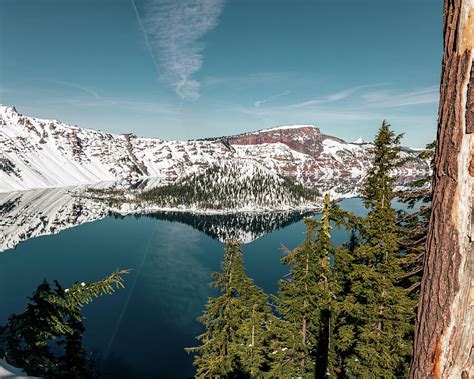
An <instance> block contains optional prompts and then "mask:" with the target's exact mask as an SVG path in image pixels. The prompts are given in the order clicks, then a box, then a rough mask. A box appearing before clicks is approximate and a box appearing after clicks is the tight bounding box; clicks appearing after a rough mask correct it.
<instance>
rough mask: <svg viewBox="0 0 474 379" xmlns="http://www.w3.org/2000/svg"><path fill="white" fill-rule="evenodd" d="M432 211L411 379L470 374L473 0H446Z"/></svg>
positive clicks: (468, 376) (473, 135)
mask: <svg viewBox="0 0 474 379" xmlns="http://www.w3.org/2000/svg"><path fill="white" fill-rule="evenodd" d="M444 17H445V19H444V23H445V24H444V57H443V69H442V77H441V88H440V105H439V118H438V137H437V143H436V151H435V170H434V178H433V191H434V193H433V204H432V205H433V212H432V216H431V222H430V230H429V233H428V238H427V244H426V257H425V262H424V275H423V280H422V284H421V293H420V304H419V308H418V317H417V321H416V327H415V343H414V351H413V360H412V364H411V378H417V379H418V378H420V379H421V378H472V377H473V371H472V363H473V362H472V359H473V357H472V337H473V335H472V317H473V308H472V297H473V296H472V295H473V289H472V253H473V246H472V241H471V238H470V237H471V213H472V204H473V203H472V200H473V198H472V185H473V177H472V174H473V173H474V169H473V168H472V167H471V162H472V161H473V158H472V154H473V148H474V142H473V137H474V134H471V133H472V132H473V131H474V125H473V122H474V120H473V113H472V112H473V109H472V102H473V96H474V95H473V94H472V91H473V90H472V88H473V86H474V78H473V76H472V59H473V44H474V0H445V5H444Z"/></svg>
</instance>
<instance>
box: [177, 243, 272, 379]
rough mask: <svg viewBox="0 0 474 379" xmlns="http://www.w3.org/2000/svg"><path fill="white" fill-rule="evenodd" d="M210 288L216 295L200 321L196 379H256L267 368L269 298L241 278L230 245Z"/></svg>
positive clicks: (235, 247) (238, 258)
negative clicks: (200, 331)
mask: <svg viewBox="0 0 474 379" xmlns="http://www.w3.org/2000/svg"><path fill="white" fill-rule="evenodd" d="M213 278H214V279H215V281H214V282H213V283H212V285H213V286H214V287H216V288H218V290H219V293H220V295H219V296H217V297H215V298H210V299H209V300H208V302H207V304H206V311H205V312H204V314H203V315H202V316H201V317H200V318H199V321H200V322H201V323H202V324H203V325H204V327H205V328H206V329H205V331H204V333H203V334H201V335H200V336H198V337H197V338H198V340H199V341H201V346H198V347H194V348H188V349H186V350H187V351H188V352H195V353H197V355H196V357H195V360H194V364H195V366H196V368H197V373H196V377H198V378H213V377H220V378H222V377H235V378H245V377H256V376H258V374H259V373H260V372H261V371H262V370H263V369H264V368H265V362H266V360H267V357H266V354H267V347H268V337H269V333H270V328H271V323H272V318H273V316H272V314H271V310H270V307H269V306H268V305H267V297H266V295H265V294H264V293H263V291H262V290H261V289H260V288H258V287H257V286H256V285H255V284H254V283H253V281H252V280H251V279H250V278H249V277H248V276H247V275H246V274H245V272H244V264H243V259H242V251H241V248H240V244H239V243H237V242H228V243H227V248H226V251H225V255H224V261H223V263H222V269H221V272H217V273H214V274H213Z"/></svg>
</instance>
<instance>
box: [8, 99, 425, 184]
mask: <svg viewBox="0 0 474 379" xmlns="http://www.w3.org/2000/svg"><path fill="white" fill-rule="evenodd" d="M369 148H370V145H368V144H356V143H346V142H344V141H343V140H341V139H338V138H335V137H331V136H327V135H324V134H322V133H321V132H320V131H319V129H318V128H316V127H314V126H312V125H293V126H280V127H276V128H272V129H267V130H262V131H258V132H250V133H244V134H240V135H235V136H229V137H221V138H211V139H207V140H194V141H164V140H160V139H154V138H139V137H136V136H134V135H132V134H123V135H115V134H110V133H104V132H100V131H96V130H89V129H83V128H80V127H77V126H73V125H67V124H64V123H62V122H60V121H57V120H42V119H37V118H34V117H27V116H24V115H22V114H20V113H19V112H17V111H16V109H15V108H13V107H7V106H0V192H11V191H22V190H28V189H32V188H48V187H62V186H71V185H82V184H87V183H98V182H101V181H117V180H122V181H123V180H125V181H136V180H138V179H143V178H154V181H155V182H158V183H162V184H172V183H176V182H177V181H178V180H179V179H181V178H183V177H185V176H188V175H190V174H192V173H196V172H201V171H202V170H203V169H205V168H207V167H210V166H213V165H214V164H216V163H217V162H218V161H220V160H222V159H227V160H228V159H251V160H254V161H255V162H258V163H260V164H261V165H263V166H264V167H266V168H267V169H269V170H270V171H272V172H273V173H275V174H279V175H282V176H285V177H287V178H289V179H291V180H293V181H296V182H299V183H301V184H304V185H305V186H308V187H311V188H315V189H319V190H320V191H321V192H323V191H326V190H328V189H331V188H334V187H336V188H342V189H343V190H346V189H347V188H351V189H354V188H357V186H358V185H359V184H360V182H361V181H362V179H363V177H364V174H365V172H366V170H367V168H368V167H369V165H370V154H369V153H368V149H369ZM404 154H412V153H411V152H405V153H404ZM428 170H429V167H428V164H427V163H426V162H423V161H418V162H413V163H409V164H407V165H406V166H405V167H404V168H402V169H401V170H400V172H399V176H400V178H401V180H402V181H409V180H412V179H414V178H415V177H416V176H417V175H419V174H422V173H426V172H428Z"/></svg>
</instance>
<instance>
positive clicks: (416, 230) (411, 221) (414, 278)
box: [397, 142, 435, 299]
mask: <svg viewBox="0 0 474 379" xmlns="http://www.w3.org/2000/svg"><path fill="white" fill-rule="evenodd" d="M434 145H435V143H434V142H432V143H430V144H428V145H426V149H425V150H423V151H422V152H420V153H419V154H418V156H417V157H416V159H418V160H430V161H431V166H433V157H434ZM431 180H432V176H431V175H430V174H428V175H426V176H423V177H421V178H418V179H417V180H415V181H413V182H412V183H410V184H409V188H408V190H407V191H403V192H399V193H397V196H398V197H399V199H400V200H401V201H402V202H403V203H405V204H407V206H408V209H410V210H411V211H403V210H399V211H398V225H399V226H400V237H401V244H400V249H401V251H402V253H403V254H404V256H403V261H402V266H403V271H404V272H405V273H404V275H403V278H402V283H403V285H404V286H405V287H407V288H408V291H409V293H410V294H411V296H412V297H413V298H414V299H417V298H418V290H419V288H420V283H421V276H422V273H423V259H424V256H425V244H426V237H427V234H428V225H429V222H430V217H431V200H432V188H431V186H430V184H431ZM415 207H417V209H416V210H413V209H414V208H415Z"/></svg>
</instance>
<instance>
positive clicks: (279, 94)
mask: <svg viewBox="0 0 474 379" xmlns="http://www.w3.org/2000/svg"><path fill="white" fill-rule="evenodd" d="M290 93H291V91H285V92H282V93H277V94H276V95H273V96H270V97H267V98H266V99H262V100H257V101H256V102H255V103H254V104H253V105H254V107H255V108H260V106H261V105H262V104H265V103H268V102H269V101H272V100H275V99H278V98H279V97H282V96H286V95H289V94H290Z"/></svg>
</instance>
